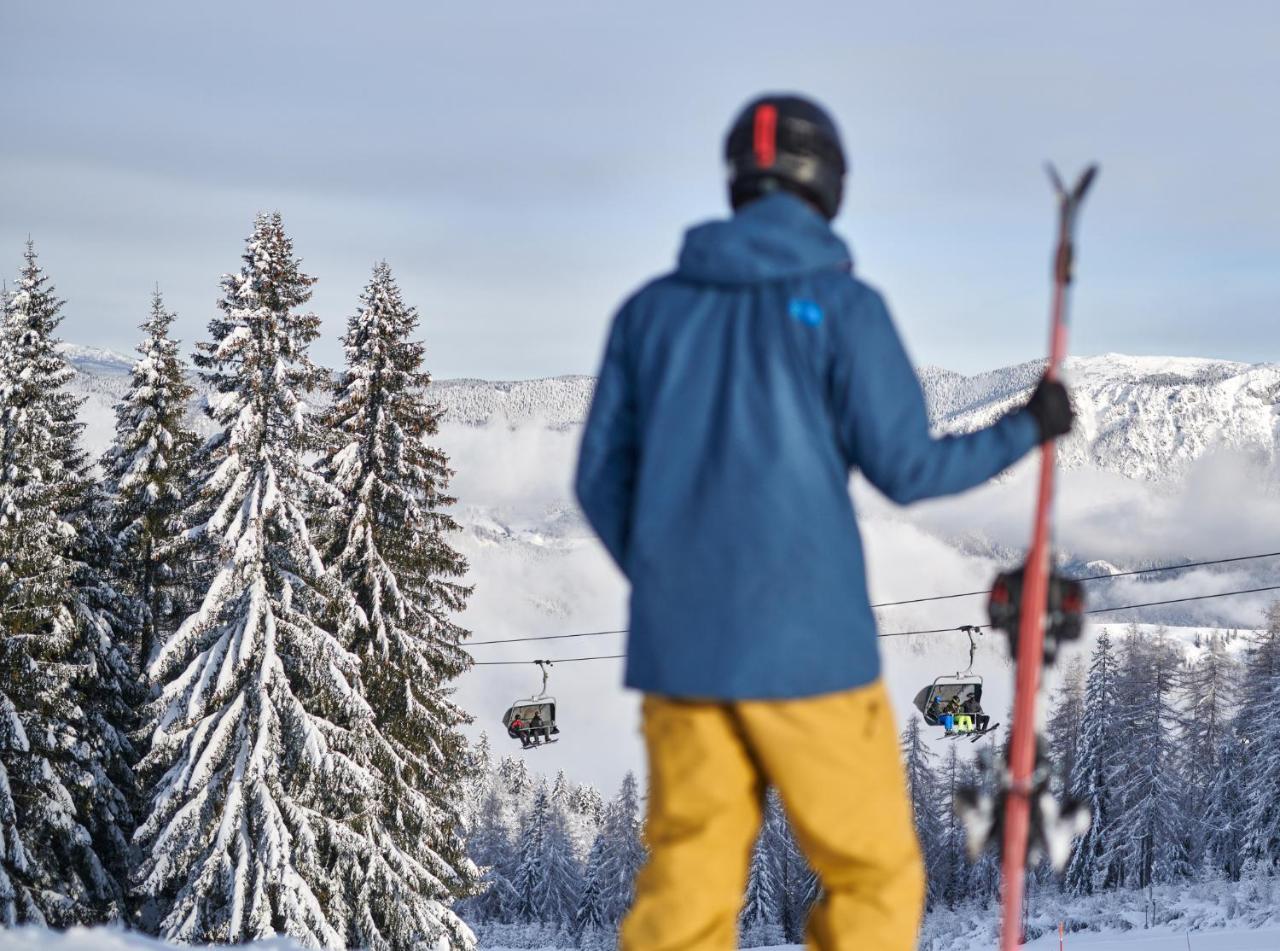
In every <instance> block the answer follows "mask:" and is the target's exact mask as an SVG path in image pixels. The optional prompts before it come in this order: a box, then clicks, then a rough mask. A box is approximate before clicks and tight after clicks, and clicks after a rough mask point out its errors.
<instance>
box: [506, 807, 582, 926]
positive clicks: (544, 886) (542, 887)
mask: <svg viewBox="0 0 1280 951" xmlns="http://www.w3.org/2000/svg"><path fill="white" fill-rule="evenodd" d="M513 884H514V887H515V892H516V905H515V917H516V919H517V920H519V921H524V922H531V923H535V922H536V923H539V924H542V925H546V926H549V927H552V928H558V927H565V926H568V927H572V925H573V921H574V916H575V913H576V912H577V910H578V900H579V896H580V895H581V893H582V869H581V868H580V867H579V865H578V862H577V859H576V858H575V857H574V854H573V843H572V842H570V840H569V832H568V829H567V828H566V824H565V815H564V811H563V809H562V808H561V807H559V806H558V805H557V804H556V802H555V801H554V799H553V798H552V796H551V792H550V790H549V789H548V788H547V784H546V783H545V782H542V783H539V784H538V788H537V792H535V793H534V798H533V805H532V807H531V808H530V810H529V814H528V815H527V816H526V817H525V822H524V826H523V828H522V829H521V833H520V864H519V867H518V869H517V871H516V877H515V881H514V883H513Z"/></svg>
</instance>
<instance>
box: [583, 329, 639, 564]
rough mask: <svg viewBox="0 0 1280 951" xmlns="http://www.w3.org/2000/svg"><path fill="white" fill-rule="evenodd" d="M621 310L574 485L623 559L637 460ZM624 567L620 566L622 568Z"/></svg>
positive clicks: (593, 523) (612, 549)
mask: <svg viewBox="0 0 1280 951" xmlns="http://www.w3.org/2000/svg"><path fill="white" fill-rule="evenodd" d="M625 315H626V311H625V310H624V311H623V312H622V313H620V314H619V315H618V316H617V317H616V318H614V321H613V327H612V329H611V330H610V331H609V342H608V345H607V346H606V348H605V354H604V361H603V364H602V365H601V367H600V373H599V375H598V377H597V380H596V391H595V396H594V398H593V399H592V401H591V411H590V413H588V415H587V425H586V428H585V430H584V431H583V434H582V447H581V450H580V451H579V454H578V473H577V478H576V480H575V490H576V492H577V495H578V502H579V503H581V505H582V510H583V512H584V513H586V516H587V521H588V522H590V523H591V527H592V528H594V529H595V530H596V533H597V534H598V535H599V536H600V540H601V541H603V542H604V546H605V548H607V549H608V550H609V554H610V555H612V556H613V560H614V561H616V562H617V563H618V567H620V568H622V567H623V566H624V564H625V558H626V550H627V536H628V532H629V529H630V526H631V502H632V494H633V490H634V487H635V480H636V466H637V464H638V460H639V438H638V431H637V421H636V410H635V393H634V392H633V390H632V387H631V375H630V373H629V371H628V368H627V355H626V337H625V332H624V322H625ZM624 570H625V569H624Z"/></svg>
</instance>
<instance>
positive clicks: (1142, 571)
mask: <svg viewBox="0 0 1280 951" xmlns="http://www.w3.org/2000/svg"><path fill="white" fill-rule="evenodd" d="M1277 557H1280V551H1269V552H1264V553H1263V554H1260V555H1237V556H1235V557H1233V558H1215V559H1212V560H1209V561H1192V562H1187V563H1186V564H1181V565H1158V566H1157V567H1155V568H1138V569H1135V570H1133V571H1117V572H1115V573H1114V574H1109V575H1089V576H1087V577H1084V578H1075V579H1072V580H1074V581H1080V582H1087V581H1109V580H1110V579H1112V578H1131V577H1133V576H1135V575H1150V574H1156V573H1157V572H1161V571H1181V570H1183V569H1185V568H1206V567H1209V566H1211V565H1229V564H1233V563H1235V562H1240V561H1258V560H1260V559H1263V558H1277ZM990 593H991V590H990V589H987V590H986V591H963V592H961V593H959V594H935V595H932V596H930V597H927V598H910V599H908V600H906V601H881V602H880V603H878V604H873V605H871V607H873V608H893V607H898V606H900V605H904V604H924V603H925V602H927V601H949V600H952V599H954V598H973V597H977V596H978V595H987V594H990ZM1161 603H1164V602H1161ZM1112 610H1119V609H1118V608H1115V609H1112ZM1090 613H1094V612H1090ZM954 630H956V628H953V627H948V628H942V629H940V630H937V631H904V632H902V633H903V634H907V633H910V634H942V633H945V632H947V631H954ZM626 633H627V629H626V628H621V629H619V630H615V631H580V632H578V633H576V634H541V635H536V636H533V637H507V638H501V639H498V640H490V641H471V642H470V643H469V644H467V645H466V646H467V647H487V646H488V645H490V644H519V643H522V642H523V641H560V640H566V639H568V638H573V637H602V636H604V635H606V634H626ZM880 636H881V637H896V636H900V635H897V634H881V635H880ZM618 656H621V655H618Z"/></svg>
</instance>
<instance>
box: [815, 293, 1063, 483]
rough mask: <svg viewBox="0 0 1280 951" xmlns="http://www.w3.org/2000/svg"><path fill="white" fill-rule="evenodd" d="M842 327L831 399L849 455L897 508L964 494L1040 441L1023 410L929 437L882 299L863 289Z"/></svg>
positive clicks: (916, 387)
mask: <svg viewBox="0 0 1280 951" xmlns="http://www.w3.org/2000/svg"><path fill="white" fill-rule="evenodd" d="M860 290H861V291H862V294H861V296H860V297H859V298H858V300H857V302H856V303H855V305H854V313H853V314H851V315H850V317H851V319H848V320H843V321H839V322H838V330H839V331H840V332H841V333H839V334H838V335H837V339H836V341H835V345H836V350H837V352H836V353H835V355H834V358H833V373H832V397H833V401H834V404H835V411H836V414H837V426H838V428H839V430H840V434H841V438H842V439H843V441H844V445H845V449H846V452H847V453H848V458H849V460H850V462H851V463H852V464H853V465H856V466H857V467H858V468H860V469H861V470H862V471H863V473H864V474H865V475H866V477H867V478H868V479H869V480H870V481H871V484H872V485H874V486H875V487H876V488H877V489H879V490H880V491H881V492H883V493H884V494H885V495H886V496H888V497H889V498H890V499H892V500H893V501H895V502H898V503H899V504H905V503H908V502H914V501H917V500H919V499H927V498H933V497H935V496H940V495H950V494H952V493H956V492H963V491H965V490H966V489H971V488H973V487H974V486H977V485H980V484H982V483H983V482H985V481H987V480H988V479H990V478H991V477H992V476H995V475H997V474H998V473H1000V472H1002V471H1003V470H1004V469H1006V468H1008V467H1009V466H1011V465H1013V463H1015V462H1017V461H1018V460H1019V459H1021V458H1022V457H1023V456H1024V455H1026V454H1027V453H1028V452H1030V451H1031V450H1032V449H1033V448H1034V447H1035V446H1036V444H1037V443H1038V441H1039V427H1038V426H1037V425H1036V422H1035V420H1034V418H1032V416H1031V414H1030V413H1028V412H1026V411H1025V410H1017V411H1014V412H1012V413H1008V414H1006V415H1005V416H1003V417H1001V418H1000V419H998V420H996V422H995V423H993V424H992V425H991V426H988V427H986V428H985V429H980V430H977V431H976V432H972V433H967V434H965V435H962V436H943V437H941V438H938V439H935V438H934V437H933V436H932V435H931V434H930V432H929V417H928V413H927V411H926V409H925V402H924V394H923V392H922V391H921V389H920V381H919V379H918V378H917V377H916V374H915V370H914V369H912V366H911V361H910V359H908V357H907V353H906V350H905V349H904V348H903V345H902V340H901V338H900V337H899V336H898V331H897V329H896V328H895V327H894V325H893V319H892V318H891V317H890V316H889V311H888V308H887V307H886V306H885V303H884V301H883V299H882V298H881V297H880V295H879V294H877V293H876V292H875V291H873V290H871V289H870V288H866V287H863V288H860Z"/></svg>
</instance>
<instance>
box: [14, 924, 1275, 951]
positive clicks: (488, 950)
mask: <svg viewBox="0 0 1280 951" xmlns="http://www.w3.org/2000/svg"><path fill="white" fill-rule="evenodd" d="M174 947H176V946H175V945H171V944H166V943H164V942H162V941H157V940H156V939H154V938H147V937H144V936H142V935H138V934H132V933H129V932H124V931H120V930H118V929H115V928H72V929H71V930H70V931H67V932H63V933H58V932H52V931H46V930H44V929H42V928H14V929H8V930H0V951H169V949H171V948H174ZM204 947H206V948H209V949H213V948H214V947H225V946H222V945H218V946H214V945H205V946H204ZM235 947H236V948H237V949H244V951H304V949H303V948H302V946H301V945H299V944H297V943H296V942H294V941H293V940H291V939H289V938H281V937H277V938H272V939H270V940H267V941H254V942H252V943H250V944H241V945H236V946H235ZM990 947H991V944H990V941H989V940H988V941H987V942H986V943H983V944H968V943H965V944H956V945H954V951H978V949H979V948H981V949H982V951H989V949H990ZM1024 947H1025V948H1027V949H1028V951H1056V949H1057V948H1058V936H1057V934H1056V933H1054V934H1051V935H1044V936H1042V937H1040V938H1038V939H1037V940H1035V941H1031V942H1029V943H1028V944H1026V945H1024ZM1065 947H1066V948H1067V949H1068V951H1074V949H1077V948H1079V949H1088V951H1187V949H1188V948H1190V949H1191V951H1276V949H1278V948H1280V928H1260V929H1257V930H1250V929H1239V928H1230V929H1223V930H1210V931H1193V932H1187V931H1184V930H1179V929H1176V928H1168V927H1158V928H1152V929H1150V930H1143V931H1133V932H1126V933H1123V934H1120V933H1116V932H1101V933H1096V934H1091V933H1087V932H1086V933H1076V934H1068V935H1067V936H1066V943H1065ZM480 951H515V949H509V948H505V947H501V946H498V945H483V946H482V947H481V949H480ZM522 951H523V949H522ZM542 951H568V949H557V948H553V947H550V946H548V947H546V948H543V949H542ZM757 951H802V946H801V945H798V944H789V945H774V946H771V947H768V948H759V949H757Z"/></svg>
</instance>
